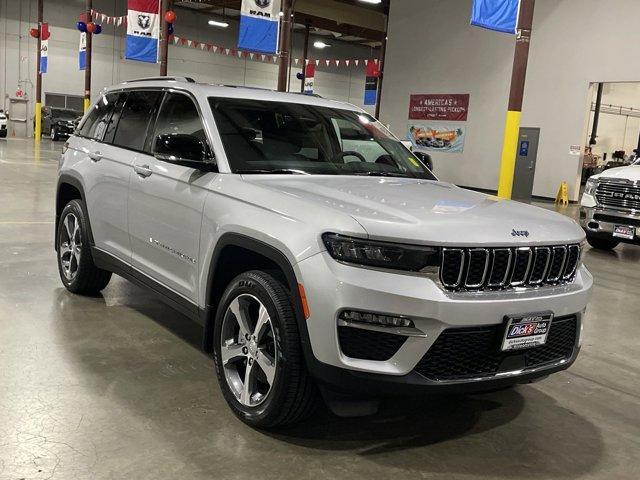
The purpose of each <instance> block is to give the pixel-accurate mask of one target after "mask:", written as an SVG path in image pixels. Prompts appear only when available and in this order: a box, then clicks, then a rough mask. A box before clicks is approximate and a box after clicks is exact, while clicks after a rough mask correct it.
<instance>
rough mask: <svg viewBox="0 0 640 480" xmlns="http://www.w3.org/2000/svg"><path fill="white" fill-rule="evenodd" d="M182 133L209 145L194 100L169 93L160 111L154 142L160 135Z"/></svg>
mask: <svg viewBox="0 0 640 480" xmlns="http://www.w3.org/2000/svg"><path fill="white" fill-rule="evenodd" d="M170 133H181V134H186V135H193V136H196V137H198V138H199V139H200V140H202V141H203V142H205V144H206V143H207V138H206V134H205V132H204V126H203V124H202V120H201V119H200V114H199V113H198V109H197V108H196V105H195V103H193V100H191V98H189V97H188V96H187V95H184V94H181V93H167V95H166V97H165V99H164V102H162V106H161V107H160V111H159V113H158V120H157V121H156V128H155V132H154V135H153V139H154V140H153V141H154V142H155V139H156V138H158V135H164V134H170Z"/></svg>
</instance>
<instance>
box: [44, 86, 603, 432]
mask: <svg viewBox="0 0 640 480" xmlns="http://www.w3.org/2000/svg"><path fill="white" fill-rule="evenodd" d="M63 150H64V153H63V155H62V158H61V162H60V168H59V172H58V175H59V177H58V188H57V197H56V229H55V248H56V252H57V255H56V256H57V261H58V269H59V273H60V278H61V281H62V283H63V284H64V286H65V287H66V288H67V289H68V290H69V291H71V292H74V293H80V294H96V293H97V292H99V291H100V290H102V289H103V288H105V287H106V285H107V284H108V283H109V280H110V278H111V274H112V273H113V272H115V273H117V274H120V275H122V276H124V277H125V278H128V279H130V280H132V281H134V282H137V283H140V284H142V285H144V286H146V287H148V288H150V289H151V290H152V291H155V292H156V293H157V294H159V295H161V296H162V297H163V298H164V299H165V300H166V301H167V302H168V303H169V304H171V305H172V306H174V307H175V308H176V309H178V310H179V311H181V312H183V313H184V314H185V315H187V316H189V317H190V318H192V319H194V320H196V321H199V322H200V323H202V324H203V325H204V341H203V345H204V348H205V349H206V350H207V351H208V352H212V353H213V357H214V363H215V367H216V371H217V376H218V382H219V384H220V388H221V389H222V393H223V396H224V398H225V400H226V401H227V403H228V404H229V407H230V408H231V410H233V412H234V413H235V414H236V415H237V416H238V417H239V418H240V419H242V420H243V421H244V422H246V423H247V424H249V425H252V426H255V427H263V428H264V427H275V426H278V425H282V424H286V423H291V422H294V421H298V420H301V419H302V418H304V417H306V416H308V415H309V414H310V413H311V412H312V411H313V405H314V403H315V401H316V399H317V398H318V397H317V393H318V389H320V391H321V393H322V398H323V399H324V400H325V401H326V402H327V403H328V405H329V406H330V407H331V408H332V409H333V410H334V411H335V412H337V413H343V414H345V413H350V414H354V413H358V414H366V413H373V412H372V410H374V409H375V406H376V405H377V402H376V400H377V399H378V398H379V397H380V396H382V395H389V394H391V395H395V394H411V393H419V392H433V393H435V392H441V393H442V392H470V391H486V390H495V389H500V388H506V387H508V386H512V385H515V384H518V383H527V382H531V381H534V380H537V379H540V378H542V377H545V376H547V375H549V374H552V373H554V372H558V371H560V370H564V369H566V368H568V367H569V366H570V365H571V364H572V363H573V361H574V360H575V359H576V357H577V355H578V352H579V350H580V345H581V337H580V332H581V331H582V326H581V324H582V319H583V314H584V311H585V307H586V305H587V301H588V299H589V295H590V291H591V288H592V284H593V279H592V276H591V274H590V273H589V272H588V270H587V269H586V267H585V266H584V265H582V262H581V261H580V255H581V243H582V241H583V240H584V236H585V235H584V232H583V231H582V229H581V228H580V226H579V225H578V224H577V223H576V222H574V221H573V220H572V219H570V218H568V217H565V216H563V215H560V214H558V213H555V212H551V211H549V210H545V209H541V208H537V207H534V206H531V205H525V204H523V203H519V202H511V201H506V200H501V199H498V198H496V197H492V196H487V195H484V194H482V193H478V192H473V191H470V190H465V189H462V188H459V187H457V186H455V185H452V184H450V183H447V182H442V181H439V180H438V179H437V178H436V177H435V176H434V175H433V173H431V171H430V170H429V169H428V168H427V167H426V165H425V164H424V163H423V162H422V160H421V159H420V158H418V157H417V156H415V155H414V154H412V153H411V152H410V151H409V150H407V148H406V147H405V146H404V145H402V143H401V142H400V141H399V140H398V139H397V138H396V137H394V136H393V135H392V134H391V133H390V132H389V131H388V130H387V128H385V126H384V125H382V124H381V123H380V122H379V121H378V120H376V119H375V118H373V117H372V116H371V115H369V114H368V113H366V112H365V111H363V110H361V109H359V108H357V107H355V106H353V105H350V104H347V103H342V102H336V101H330V100H324V99H322V98H318V97H312V96H308V95H300V94H293V93H280V92H273V91H268V90H259V89H255V88H241V87H238V88H236V87H224V86H216V85H205V84H199V83H195V82H194V81H193V80H190V79H180V78H166V79H143V80H137V81H136V80H133V81H129V82H126V83H124V84H121V85H117V86H114V87H111V88H108V89H106V91H105V92H104V94H103V95H102V96H101V97H100V98H99V99H98V101H97V102H96V103H95V104H94V105H93V106H92V107H91V110H90V112H89V113H88V114H87V115H86V116H85V117H84V119H83V121H82V123H81V124H80V126H79V128H78V129H77V132H76V134H74V135H73V136H72V137H71V138H70V139H69V141H68V142H67V143H66V145H65V148H64V149H63ZM541 408H544V406H543V407H541Z"/></svg>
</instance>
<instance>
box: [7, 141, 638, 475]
mask: <svg viewBox="0 0 640 480" xmlns="http://www.w3.org/2000/svg"><path fill="white" fill-rule="evenodd" d="M60 146H61V145H60V143H57V144H52V143H50V142H48V141H43V142H42V145H41V148H40V151H39V153H38V152H36V151H34V148H33V145H32V142H30V141H20V140H8V141H5V140H0V246H1V248H0V479H3V480H4V479H11V480H14V479H15V480H17V479H76V480H81V479H136V480H142V479H150V480H160V479H204V478H214V479H252V480H262V479H278V480H284V479H296V480H301V479H349V480H359V479H367V480H371V479H389V478H397V479H404V478H439V479H452V478H464V479H471V478H485V479H487V478H491V479H494V478H527V479H529V478H531V479H538V478H540V479H542V478H585V479H586V478H589V479H594V478H602V479H638V478H640V296H639V293H640V248H635V247H628V246H622V247H619V248H617V249H616V250H615V252H612V253H604V252H598V251H593V250H587V251H586V255H585V262H586V264H587V265H588V267H589V268H590V269H591V271H592V272H593V274H594V276H595V289H594V296H593V301H592V303H591V306H590V309H589V312H588V316H587V319H586V320H587V321H586V343H585V346H584V349H583V351H582V354H581V356H580V357H579V359H578V361H577V362H576V364H575V365H574V366H573V367H572V368H571V369H570V370H568V371H566V372H563V373H560V374H557V375H555V376H552V377H551V378H549V379H547V380H545V381H543V382H540V383H537V384H534V385H527V386H521V387H518V388H516V389H514V390H511V391H503V392H499V393H493V394H485V395H477V396H468V397H461V398H431V399H407V400H401V401H393V402H389V403H386V404H385V405H384V406H383V409H382V412H381V413H380V414H378V415H376V416H373V417H370V418H366V419H347V420H345V419H339V418H336V417H333V416H331V415H330V414H328V413H326V412H319V413H318V414H317V415H316V417H315V418H313V419H312V420H311V421H310V422H308V423H306V424H303V425H299V426H295V427H292V428H287V429H284V430H282V431H279V432H276V433H273V432H272V433H265V432H259V431H255V430H252V429H250V428H248V427H246V426H244V425H243V424H242V423H240V422H239V421H238V420H237V419H236V418H235V417H234V416H233V415H232V414H231V413H230V411H229V410H228V408H227V407H226V405H225V403H224V401H223V399H222V396H221V394H220V392H219V390H218V386H217V384H216V381H215V379H214V372H213V365H212V362H211V360H210V359H209V358H208V357H207V356H206V355H205V354H203V353H202V352H201V351H200V350H199V348H198V345H199V339H200V335H201V333H202V332H201V329H200V327H198V326H197V325H195V324H193V323H191V322H189V321H188V320H186V319H185V318H184V317H182V316H181V315H180V314H178V313H176V312H175V311H173V310H171V309H170V308H168V307H166V306H164V305H163V304H161V303H158V301H156V300H155V299H154V298H152V297H151V296H150V295H149V294H148V293H147V292H145V291H144V290H141V289H139V288H137V287H135V286H133V285H132V284H130V283H128V282H126V281H125V280H122V279H120V278H118V277H114V279H113V280H112V281H111V283H110V285H109V286H108V287H107V289H105V291H104V294H103V295H102V296H99V297H97V298H83V297H79V296H74V295H71V294H69V293H68V292H67V291H66V290H65V289H64V288H62V285H61V284H60V281H59V279H58V273H57V270H56V262H55V256H54V251H53V245H52V237H53V234H52V232H53V223H52V218H53V212H54V190H55V181H56V165H57V159H58V157H59V151H60ZM565 213H567V214H575V207H570V208H569V209H566V210H565Z"/></svg>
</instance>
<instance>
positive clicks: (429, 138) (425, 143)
mask: <svg viewBox="0 0 640 480" xmlns="http://www.w3.org/2000/svg"><path fill="white" fill-rule="evenodd" d="M466 132H467V127H466V125H465V126H450V125H441V124H437V123H422V124H409V126H408V129H407V138H408V139H409V140H410V141H411V143H412V144H413V145H414V146H415V147H416V148H419V149H421V150H430V151H437V152H450V153H462V151H463V150H464V139H465V134H466Z"/></svg>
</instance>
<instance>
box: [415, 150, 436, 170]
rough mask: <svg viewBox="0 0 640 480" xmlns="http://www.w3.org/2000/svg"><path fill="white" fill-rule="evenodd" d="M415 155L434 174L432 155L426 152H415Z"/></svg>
mask: <svg viewBox="0 0 640 480" xmlns="http://www.w3.org/2000/svg"><path fill="white" fill-rule="evenodd" d="M413 154H414V155H415V156H416V157H418V158H419V159H420V160H421V161H422V163H424V164H425V165H426V166H427V168H428V169H429V170H431V171H432V172H433V160H431V155H429V154H428V153H425V152H420V151H415V150H414V151H413Z"/></svg>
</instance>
